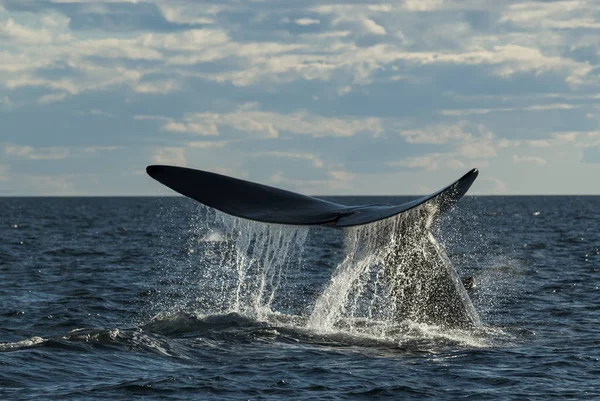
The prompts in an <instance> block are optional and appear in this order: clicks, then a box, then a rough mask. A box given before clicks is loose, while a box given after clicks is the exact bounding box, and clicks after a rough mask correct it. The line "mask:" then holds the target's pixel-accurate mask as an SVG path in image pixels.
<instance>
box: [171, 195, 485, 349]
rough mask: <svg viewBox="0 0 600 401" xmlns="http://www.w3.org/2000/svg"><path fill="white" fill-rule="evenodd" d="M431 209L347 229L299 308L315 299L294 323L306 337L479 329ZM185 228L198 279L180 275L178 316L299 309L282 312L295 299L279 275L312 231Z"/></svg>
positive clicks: (214, 222) (216, 219) (236, 225)
mask: <svg viewBox="0 0 600 401" xmlns="http://www.w3.org/2000/svg"><path fill="white" fill-rule="evenodd" d="M437 212H438V210H437V209H436V207H435V205H431V204H424V205H422V206H420V207H418V208H415V209H411V210H409V211H408V212H406V213H403V214H400V215H397V216H395V217H393V218H390V219H385V220H381V221H378V222H375V223H371V224H368V225H362V226H356V227H351V228H347V229H344V231H343V235H344V253H343V256H342V258H341V262H339V264H338V265H337V267H336V268H335V270H334V273H333V275H332V278H331V280H330V281H329V282H328V283H327V285H326V286H325V288H324V289H323V291H321V292H320V293H319V295H318V296H317V299H316V301H309V302H308V303H307V304H306V305H307V306H310V305H311V303H312V302H314V304H313V308H312V311H310V312H308V313H306V309H305V310H304V311H300V312H299V313H300V314H301V315H302V316H301V319H300V320H298V319H293V321H294V325H296V326H298V327H299V328H304V329H307V330H309V331H311V332H313V333H324V334H327V333H341V332H342V333H348V334H351V335H359V336H367V337H370V338H377V339H390V338H398V336H397V335H398V329H399V328H400V329H402V327H404V328H405V329H406V330H404V331H414V330H415V327H428V328H430V327H438V328H440V327H441V328H443V329H446V330H448V329H452V330H453V329H464V328H472V327H478V326H480V320H479V317H478V315H477V312H476V311H475V309H474V307H473V305H472V303H471V300H470V299H469V297H468V295H467V293H466V291H465V289H464V287H463V286H462V283H461V281H460V278H459V277H458V275H457V273H456V271H455V270H454V267H453V266H452V264H451V263H450V261H449V259H448V258H447V256H446V254H445V252H444V250H443V248H442V246H441V245H440V244H439V243H438V242H437V241H436V239H435V237H434V236H433V235H432V234H431V231H432V223H433V221H434V217H435V216H436V214H437ZM210 213H212V214H210ZM191 231H192V233H191V235H190V237H189V240H188V245H187V248H188V249H187V253H188V254H189V255H190V257H189V261H188V263H189V266H188V267H189V270H188V271H194V272H197V273H195V274H197V276H194V277H190V276H187V277H185V284H186V286H185V288H184V289H182V290H181V293H184V291H185V294H184V295H181V294H180V296H191V298H193V302H191V303H190V305H188V307H186V308H177V309H176V311H188V312H200V313H202V314H206V315H212V314H228V313H237V314H239V315H241V316H245V317H249V318H252V319H258V320H263V321H272V322H282V321H285V320H286V319H285V316H287V315H289V314H290V313H292V314H294V313H298V310H297V308H296V310H293V311H291V310H290V309H287V310H286V308H285V307H286V302H287V303H294V304H298V294H293V293H290V291H289V290H290V288H291V286H290V285H288V284H289V283H286V279H287V278H288V277H290V276H293V275H295V274H297V272H298V269H299V268H301V267H302V262H301V260H302V259H303V256H304V255H303V253H304V252H305V249H304V248H305V242H306V240H307V237H308V235H309V232H310V231H309V228H307V227H300V226H285V225H272V224H263V223H258V222H253V221H249V220H244V219H239V218H234V217H231V216H228V215H225V214H222V213H220V212H209V213H207V212H206V209H204V213H202V214H201V215H199V217H198V218H197V220H195V221H194V222H193V228H192V230H191ZM188 274H189V273H188ZM188 293H191V295H190V294H188ZM304 296H306V295H305V294H304V293H303V294H301V297H304ZM292 298H293V299H292ZM163 310H164V309H163ZM290 316H291V315H290ZM282 319H283V320H282ZM288 320H289V319H288ZM428 330H429V329H428Z"/></svg>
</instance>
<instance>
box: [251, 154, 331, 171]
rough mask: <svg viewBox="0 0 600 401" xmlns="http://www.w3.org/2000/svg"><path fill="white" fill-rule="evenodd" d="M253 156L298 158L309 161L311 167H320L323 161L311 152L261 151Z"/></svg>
mask: <svg viewBox="0 0 600 401" xmlns="http://www.w3.org/2000/svg"><path fill="white" fill-rule="evenodd" d="M253 156H254V157H263V156H272V157H277V158H283V159H299V160H307V161H309V162H310V163H311V164H312V165H313V167H316V168H322V167H323V166H324V163H323V161H322V160H321V159H319V158H318V157H317V156H315V155H314V154H311V153H297V152H277V151H272V152H261V153H256V154H254V155H253Z"/></svg>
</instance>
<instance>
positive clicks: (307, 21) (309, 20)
mask: <svg viewBox="0 0 600 401" xmlns="http://www.w3.org/2000/svg"><path fill="white" fill-rule="evenodd" d="M294 22H295V23H296V24H298V25H302V26H307V25H316V24H320V23H321V21H320V20H318V19H315V18H298V19H296V20H294Z"/></svg>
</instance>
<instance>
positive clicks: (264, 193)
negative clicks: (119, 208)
mask: <svg viewBox="0 0 600 401" xmlns="http://www.w3.org/2000/svg"><path fill="white" fill-rule="evenodd" d="M146 172H147V173H148V175H150V176H151V177H152V178H154V179H155V180H157V181H158V182H160V183H162V184H164V185H165V186H167V187H169V188H171V189H172V190H174V191H176V192H179V193H180V194H182V195H185V196H187V197H189V198H192V199H195V200H196V201H198V202H200V203H202V204H204V205H207V206H210V207H212V208H215V209H217V210H220V211H222V212H224V213H227V214H230V215H232V216H236V217H241V218H244V219H249V220H255V221H260V222H263V223H275V224H291V225H322V226H330V227H335V228H344V227H352V226H359V225H363V224H369V223H373V222H375V221H379V220H383V219H387V218H389V217H392V216H395V215H397V214H400V213H404V212H406V211H408V210H411V209H414V208H416V207H417V206H420V205H423V204H425V203H427V202H430V203H431V204H435V205H436V209H437V211H438V213H439V212H444V211H446V210H448V209H450V208H451V207H452V206H453V205H454V204H455V203H456V202H457V201H458V200H459V199H460V198H462V197H463V195H464V194H465V193H466V192H467V191H468V190H469V188H470V187H471V184H473V181H475V179H476V178H477V174H478V171H477V169H473V170H471V171H469V172H468V173H466V174H465V175H464V176H462V177H461V178H459V179H458V180H456V181H455V182H453V183H452V184H450V185H448V186H447V187H445V188H443V189H441V190H439V191H437V192H434V193H433V194H431V195H428V196H424V197H421V198H418V199H415V200H412V201H410V202H406V203H402V204H400V205H361V206H346V205H341V204H338V203H334V202H328V201H325V200H322V199H318V198H314V197H311V196H306V195H301V194H298V193H295V192H290V191H285V190H282V189H279V188H274V187H270V186H267V185H262V184H257V183H254V182H250V181H245V180H240V179H237V178H232V177H227V176H224V175H221V174H216V173H211V172H208V171H202V170H194V169H190V168H185V167H176V166H163V165H152V166H148V167H147V168H146Z"/></svg>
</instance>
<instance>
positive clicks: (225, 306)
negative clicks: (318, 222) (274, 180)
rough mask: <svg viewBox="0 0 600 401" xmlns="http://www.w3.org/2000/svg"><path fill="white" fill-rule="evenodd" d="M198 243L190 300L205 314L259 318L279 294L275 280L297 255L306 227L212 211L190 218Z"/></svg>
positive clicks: (278, 280) (294, 262)
mask: <svg viewBox="0 0 600 401" xmlns="http://www.w3.org/2000/svg"><path fill="white" fill-rule="evenodd" d="M194 230H195V235H192V238H194V240H193V241H192V242H202V253H203V254H202V255H201V259H200V260H199V262H200V263H201V266H200V267H199V268H198V266H196V269H195V270H197V271H201V277H200V278H199V279H198V280H196V282H195V283H193V284H195V285H196V287H195V297H196V301H197V302H196V304H197V305H199V306H201V310H202V311H204V312H206V313H231V312H235V313H239V314H241V315H244V316H249V317H253V318H256V319H264V318H265V317H266V316H268V315H269V314H270V313H272V309H273V307H274V303H277V301H281V299H284V298H285V297H286V296H287V294H285V293H282V291H281V290H280V285H281V284H282V282H283V281H284V280H285V279H286V277H287V276H288V274H289V273H287V272H288V270H289V269H290V268H291V266H292V265H293V266H297V265H298V263H299V261H300V260H301V259H302V251H303V248H304V242H305V241H306V237H307V235H308V228H306V227H293V226H285V225H270V224H263V223H258V222H254V221H250V220H244V219H239V218H235V217H231V216H228V215H225V214H222V213H213V214H212V216H210V214H209V217H208V219H206V218H202V219H199V220H198V221H197V222H196V226H195V228H194Z"/></svg>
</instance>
